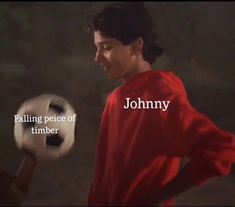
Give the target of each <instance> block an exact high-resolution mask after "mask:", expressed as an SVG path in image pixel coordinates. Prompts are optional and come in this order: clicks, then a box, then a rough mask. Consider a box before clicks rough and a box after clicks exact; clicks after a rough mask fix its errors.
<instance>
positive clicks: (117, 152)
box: [89, 71, 235, 205]
mask: <svg viewBox="0 0 235 207" xmlns="http://www.w3.org/2000/svg"><path fill="white" fill-rule="evenodd" d="M126 98H130V100H135V101H137V100H138V98H140V99H141V100H144V101H159V100H160V101H170V104H169V106H168V109H167V110H166V111H163V110H161V109H159V108H158V109H146V108H145V109H132V108H128V109H125V108H124V105H126ZM182 157H187V158H189V159H190V162H189V163H188V165H187V168H186V169H187V170H186V171H187V175H188V176H187V178H185V179H184V180H182V182H187V179H193V180H194V182H195V184H201V183H203V182H204V181H206V180H208V179H209V178H212V177H215V176H224V175H226V174H228V173H229V171H230V167H231V164H230V163H234V162H235V139H234V135H233V134H231V133H229V132H225V131H222V130H220V129H218V128H217V127H216V126H215V124H214V123H213V122H212V121H210V120H209V119H208V118H207V117H206V116H204V115H203V114H201V113H199V112H197V111H196V110H195V109H194V108H193V107H192V106H191V105H190V103H189V101H188V99H187V95H186V92H185V89H184V87H183V84H182V82H181V81H180V79H179V78H177V77H176V76H175V75H174V74H173V73H171V72H156V71H148V72H144V73H139V74H137V75H136V76H135V77H133V78H132V79H130V80H129V81H128V82H126V83H125V84H124V85H122V86H121V87H118V88H117V89H115V90H114V91H113V92H112V93H111V94H110V95H109V97H108V99H107V102H106V106H105V109H104V112H103V115H102V121H101V126H100V135H99V143H98V146H97V157H96V167H95V174H94V180H93V184H92V187H91V190H90V195H89V205H147V204H153V202H154V200H156V198H157V196H158V195H159V194H160V192H161V191H162V189H163V188H164V186H165V185H166V183H167V182H169V181H170V180H171V179H172V178H174V177H175V176H176V175H177V173H178V170H179V164H180V158H182ZM169 203H170V201H169ZM169 203H168V204H169Z"/></svg>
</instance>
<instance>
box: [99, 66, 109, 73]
mask: <svg viewBox="0 0 235 207" xmlns="http://www.w3.org/2000/svg"><path fill="white" fill-rule="evenodd" d="M101 66H102V67H103V70H104V72H108V71H109V70H110V67H111V66H105V65H101Z"/></svg>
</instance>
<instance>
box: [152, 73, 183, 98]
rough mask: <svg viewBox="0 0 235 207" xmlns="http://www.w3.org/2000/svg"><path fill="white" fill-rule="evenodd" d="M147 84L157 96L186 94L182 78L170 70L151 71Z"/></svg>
mask: <svg viewBox="0 0 235 207" xmlns="http://www.w3.org/2000/svg"><path fill="white" fill-rule="evenodd" d="M148 84H149V88H150V91H151V92H152V93H154V94H156V95H159V96H169V95H170V96H172V95H175V96H178V95H180V96H185V97H186V96H187V93H186V90H185V87H184V85H183V82H182V80H181V79H180V78H179V77H178V76H177V75H175V74H174V73H173V72H171V71H153V72H152V73H151V75H150V76H149V80H148Z"/></svg>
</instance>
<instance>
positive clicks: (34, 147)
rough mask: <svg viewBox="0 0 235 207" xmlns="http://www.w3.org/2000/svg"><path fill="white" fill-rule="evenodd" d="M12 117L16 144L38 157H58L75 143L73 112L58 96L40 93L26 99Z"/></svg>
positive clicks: (44, 158)
mask: <svg viewBox="0 0 235 207" xmlns="http://www.w3.org/2000/svg"><path fill="white" fill-rule="evenodd" d="M14 118H15V120H14V121H15V125H14V135H15V141H16V145H17V147H18V148H19V149H21V150H22V149H26V150H27V151H29V152H31V153H33V154H34V155H35V156H36V157H37V159H38V160H52V159H56V158H60V157H62V156H64V155H65V154H66V153H67V152H69V150H70V149H71V148H72V146H73V144H74V141H75V127H76V124H75V122H76V114H75V111H74V109H73V107H72V106H71V105H70V104H69V103H68V102H67V101H66V100H65V99H64V98H62V97H60V96H57V95H54V94H42V95H40V96H37V97H34V98H32V99H29V100H27V101H25V102H24V103H23V104H22V105H21V106H20V108H19V110H18V112H17V114H16V115H14Z"/></svg>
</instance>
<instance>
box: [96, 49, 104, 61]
mask: <svg viewBox="0 0 235 207" xmlns="http://www.w3.org/2000/svg"><path fill="white" fill-rule="evenodd" d="M102 59H103V54H102V52H101V51H99V50H97V51H96V54H95V62H97V63H101V61H102Z"/></svg>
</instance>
